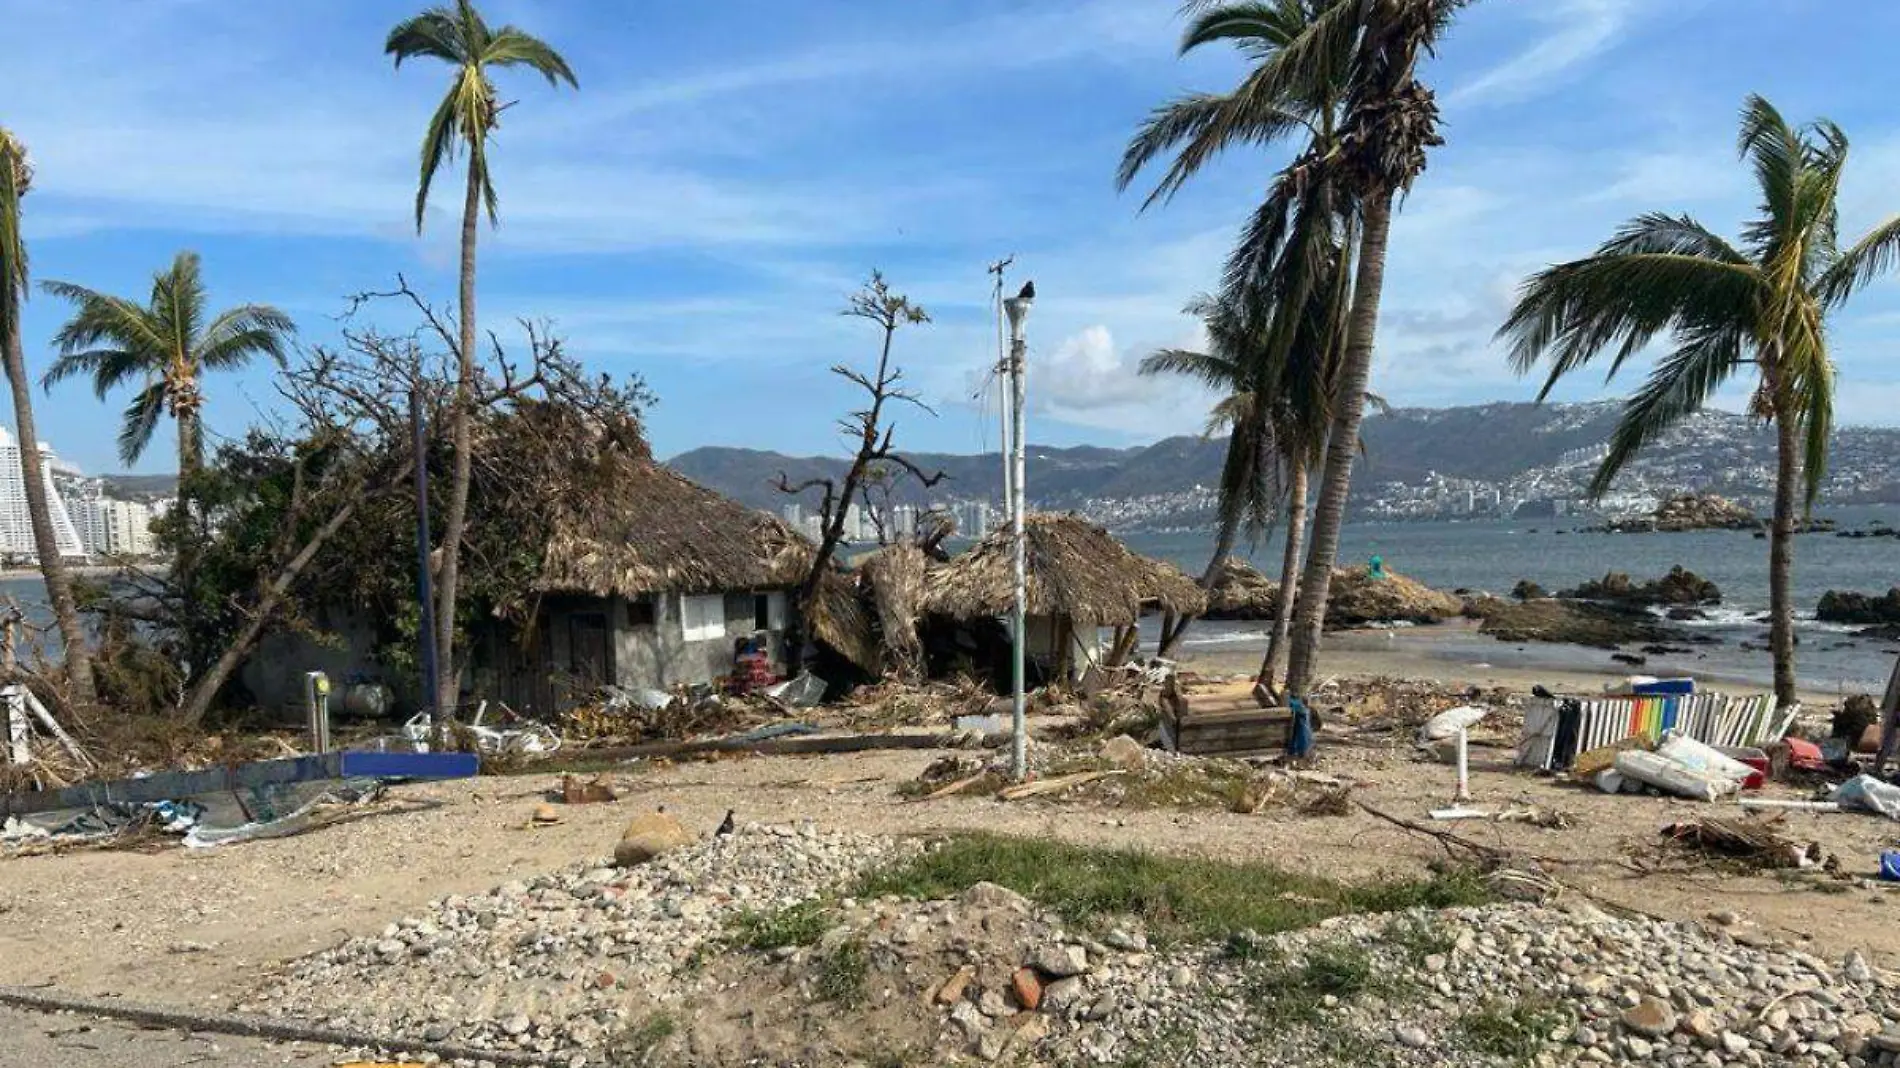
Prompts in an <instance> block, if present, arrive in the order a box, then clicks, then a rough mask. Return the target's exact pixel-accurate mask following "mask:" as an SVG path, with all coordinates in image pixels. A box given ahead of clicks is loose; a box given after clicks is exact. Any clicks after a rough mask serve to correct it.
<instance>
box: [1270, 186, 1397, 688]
mask: <svg viewBox="0 0 1900 1068" xmlns="http://www.w3.org/2000/svg"><path fill="white" fill-rule="evenodd" d="M1391 232H1392V193H1391V191H1390V190H1381V191H1379V192H1378V193H1376V194H1374V195H1373V196H1372V197H1371V198H1369V199H1368V200H1367V202H1366V206H1365V234H1364V237H1363V238H1362V245H1361V248H1360V255H1359V266H1358V276H1357V277H1356V278H1355V279H1354V281H1353V298H1352V318H1351V321H1350V324H1349V327H1348V333H1347V342H1346V358H1345V362H1344V364H1343V365H1342V366H1341V368H1340V372H1339V387H1338V388H1339V393H1338V395H1337V397H1336V399H1335V400H1334V408H1333V425H1332V429H1331V431H1330V432H1329V434H1328V435H1327V441H1326V465H1325V469H1324V473H1323V475H1322V476H1321V481H1320V489H1319V502H1318V504H1317V505H1316V506H1315V507H1314V510H1313V545H1312V548H1311V549H1310V550H1309V551H1308V553H1307V557H1306V574H1305V577H1304V578H1303V579H1302V580H1301V582H1300V593H1299V604H1298V606H1297V608H1296V610H1295V612H1294V617H1293V633H1292V635H1291V647H1292V648H1291V653H1290V659H1289V663H1288V665H1287V680H1286V685H1287V692H1289V693H1292V694H1296V695H1304V694H1305V693H1306V690H1307V687H1308V686H1310V685H1311V684H1312V680H1313V672H1314V670H1315V668H1316V667H1317V666H1318V662H1319V638H1320V627H1321V626H1322V625H1323V624H1324V622H1325V619H1326V599H1327V597H1328V595H1329V594H1330V593H1331V592H1332V583H1333V560H1334V558H1335V557H1337V556H1338V554H1339V529H1340V527H1341V526H1342V525H1344V523H1345V519H1346V496H1347V494H1348V493H1350V492H1351V491H1352V464H1353V461H1354V460H1355V459H1357V457H1358V454H1359V424H1360V423H1361V422H1362V421H1363V420H1364V418H1365V407H1366V385H1367V383H1368V382H1369V381H1370V379H1371V377H1372V346H1373V339H1374V335H1375V334H1376V333H1377V330H1378V325H1379V296H1380V290H1381V288H1383V286H1384V283H1385V252H1386V242H1387V239H1388V238H1389V237H1390V236H1391Z"/></svg>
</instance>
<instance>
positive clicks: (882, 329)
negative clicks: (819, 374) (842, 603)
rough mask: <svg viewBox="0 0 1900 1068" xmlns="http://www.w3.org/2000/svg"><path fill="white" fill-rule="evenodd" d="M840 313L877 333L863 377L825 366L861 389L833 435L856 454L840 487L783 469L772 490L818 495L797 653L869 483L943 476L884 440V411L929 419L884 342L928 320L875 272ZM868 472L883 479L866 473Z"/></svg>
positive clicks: (889, 424) (890, 425)
mask: <svg viewBox="0 0 1900 1068" xmlns="http://www.w3.org/2000/svg"><path fill="white" fill-rule="evenodd" d="M840 314H842V315H846V316H849V317H851V318H854V319H863V320H865V321H867V322H869V323H871V324H873V325H874V326H876V327H877V329H878V333H879V335H880V337H879V344H878V356H877V370H876V371H875V372H873V373H871V374H868V375H867V374H865V373H864V372H862V371H860V370H858V369H856V368H854V367H850V366H848V365H846V364H842V363H841V364H835V365H833V366H832V368H831V373H832V374H834V375H837V376H838V377H840V378H843V379H845V380H846V381H848V382H850V383H852V384H853V385H855V386H857V387H858V388H859V389H862V390H863V391H864V392H865V395H866V396H867V397H868V398H869V400H868V403H866V405H865V406H864V407H863V408H860V409H858V410H856V411H854V412H852V413H851V414H850V415H848V416H846V417H845V418H843V419H840V420H839V421H838V429H839V432H840V434H842V436H843V437H844V439H845V441H846V442H848V443H853V444H855V446H856V449H857V451H856V454H855V455H854V456H853V457H852V459H851V466H850V468H849V469H847V470H846V471H845V476H844V481H843V484H842V485H840V484H839V483H838V481H837V480H835V479H830V478H808V479H806V480H804V481H803V482H798V483H794V482H792V481H791V479H790V478H788V477H787V476H786V475H785V473H784V472H783V471H781V472H779V476H778V489H779V492H781V493H785V494H789V495H791V496H799V495H801V494H804V493H806V492H808V491H810V490H814V489H818V490H823V491H824V496H823V497H822V498H821V499H820V501H819V503H818V520H819V522H818V525H819V537H818V551H817V552H815V553H813V554H812V561H811V569H810V570H809V571H808V572H807V573H806V575H805V581H804V582H803V583H801V584H800V585H799V588H798V607H799V636H800V644H801V647H802V646H809V645H810V644H811V639H812V630H813V616H814V615H815V610H816V599H817V595H818V587H819V584H820V583H822V582H823V581H824V577H825V572H827V571H829V570H830V569H831V566H832V563H833V561H834V560H835V559H836V558H837V553H838V545H839V544H840V543H841V542H843V541H844V521H845V517H846V515H847V514H848V513H849V511H850V508H851V505H852V503H853V502H855V501H862V502H863V504H864V506H865V507H867V508H869V507H871V506H872V503H873V502H872V501H871V499H870V498H869V496H868V491H869V489H870V486H871V483H872V482H873V481H878V482H886V483H888V482H889V481H890V480H892V479H894V478H901V477H904V476H906V475H908V476H909V477H911V478H913V479H916V480H917V482H918V483H920V484H921V485H923V486H924V487H925V488H926V489H927V488H929V487H931V486H935V485H936V484H937V483H939V482H941V481H943V478H944V474H943V472H942V471H937V472H934V473H928V474H927V473H925V472H924V470H923V469H922V468H920V467H918V466H917V465H916V464H915V463H913V462H912V461H911V460H910V459H908V458H907V457H905V456H904V455H903V454H902V453H899V452H898V451H896V448H895V447H894V446H893V445H892V439H893V437H894V436H895V434H896V432H897V424H896V421H895V420H894V419H893V418H892V417H891V415H890V413H889V412H888V411H887V408H888V407H890V406H892V405H897V404H908V405H914V406H916V407H917V408H920V409H922V410H923V411H925V412H928V413H930V414H931V415H935V414H937V413H936V412H935V411H934V410H933V409H932V408H931V407H930V406H929V405H928V404H925V403H924V402H923V400H922V398H920V397H918V396H917V395H916V394H915V393H913V392H911V391H910V390H909V389H907V388H905V386H904V385H903V381H904V371H903V369H902V368H900V367H895V366H893V365H892V364H891V343H892V341H893V339H895V338H896V336H897V331H898V330H899V329H901V328H903V327H906V326H918V325H921V324H923V323H927V322H929V321H930V316H929V315H928V314H927V313H926V312H925V311H924V309H923V308H921V307H919V306H918V305H915V304H912V303H911V302H910V298H908V297H906V296H904V295H903V294H901V293H894V292H892V291H891V288H890V285H889V284H888V283H887V282H885V281H884V275H883V274H882V273H881V272H878V271H873V272H871V280H870V281H869V282H867V283H866V284H865V286H864V288H863V289H860V290H859V291H858V292H856V293H854V294H852V296H851V300H850V302H849V303H848V304H846V305H845V309H844V311H843V312H841V313H840ZM874 472H889V474H884V475H874V474H873V473H874ZM900 472H901V473H900ZM874 522H879V521H877V520H874ZM881 529H882V528H881V525H880V530H881ZM880 540H881V539H880Z"/></svg>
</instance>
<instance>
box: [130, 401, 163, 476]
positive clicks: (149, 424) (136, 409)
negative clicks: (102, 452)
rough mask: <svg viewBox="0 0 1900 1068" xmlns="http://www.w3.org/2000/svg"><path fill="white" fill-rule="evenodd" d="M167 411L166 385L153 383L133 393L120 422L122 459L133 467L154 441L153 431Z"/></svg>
mask: <svg viewBox="0 0 1900 1068" xmlns="http://www.w3.org/2000/svg"><path fill="white" fill-rule="evenodd" d="M164 412H165V384H164V383H163V382H154V383H152V384H151V385H149V386H146V387H145V388H144V389H142V390H140V391H139V392H138V393H137V394H136V395H134V396H133V398H132V402H131V403H130V404H127V405H126V406H125V415H124V417H123V418H122V419H121V421H120V423H119V460H120V462H122V463H124V464H125V466H127V467H131V466H132V465H133V464H136V463H138V462H139V457H141V456H143V455H145V448H146V446H148V445H150V444H151V443H152V431H154V430H156V429H157V428H158V417H159V416H160V415H163V414H164Z"/></svg>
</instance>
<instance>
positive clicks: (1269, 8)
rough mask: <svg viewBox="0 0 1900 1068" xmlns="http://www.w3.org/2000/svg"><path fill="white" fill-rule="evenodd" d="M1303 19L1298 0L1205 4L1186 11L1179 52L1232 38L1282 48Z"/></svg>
mask: <svg viewBox="0 0 1900 1068" xmlns="http://www.w3.org/2000/svg"><path fill="white" fill-rule="evenodd" d="M1305 21H1306V13H1305V11H1304V10H1303V9H1302V7H1301V2H1300V0H1270V2H1269V0H1253V2H1249V3H1224V4H1215V5H1209V6H1207V7H1205V8H1203V9H1202V10H1200V11H1198V12H1192V11H1191V12H1189V13H1188V25H1187V28H1186V29H1185V30H1183V31H1182V33H1181V54H1182V55H1186V54H1187V53H1189V52H1192V51H1194V50H1195V49H1196V48H1200V47H1202V46H1204V45H1210V44H1214V43H1217V42H1221V41H1234V42H1236V43H1237V44H1239V45H1241V46H1242V47H1244V48H1250V49H1257V48H1284V47H1286V45H1287V43H1288V42H1290V41H1291V40H1293V38H1295V37H1297V36H1298V35H1299V32H1300V27H1301V26H1302V25H1303V24H1304V23H1305Z"/></svg>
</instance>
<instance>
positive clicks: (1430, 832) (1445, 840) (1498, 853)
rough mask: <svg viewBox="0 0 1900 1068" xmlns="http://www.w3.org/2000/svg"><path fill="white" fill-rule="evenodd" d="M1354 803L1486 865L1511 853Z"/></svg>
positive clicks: (1448, 849)
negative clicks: (1460, 850) (1468, 854)
mask: <svg viewBox="0 0 1900 1068" xmlns="http://www.w3.org/2000/svg"><path fill="white" fill-rule="evenodd" d="M1354 804H1357V805H1358V806H1359V807H1360V808H1361V809H1363V810H1365V812H1366V814H1367V815H1369V816H1376V817H1378V818H1379V819H1382V820H1384V821H1386V822H1387V823H1390V824H1392V825H1393V826H1394V827H1399V828H1403V829H1404V830H1407V831H1411V832H1412V833H1413V834H1422V835H1425V836H1426V837H1428V838H1436V839H1437V840H1438V844H1439V845H1441V846H1444V847H1445V852H1447V853H1451V852H1453V849H1452V847H1453V846H1456V847H1458V848H1459V849H1464V850H1468V851H1469V852H1470V853H1471V854H1472V855H1474V856H1476V857H1477V858H1478V859H1479V860H1480V861H1482V862H1483V863H1484V864H1485V866H1486V867H1494V866H1496V865H1499V864H1502V863H1504V860H1505V858H1506V857H1507V856H1508V855H1509V854H1507V853H1506V852H1505V851H1504V850H1501V849H1497V848H1494V847H1492V846H1488V845H1484V844H1482V843H1480V842H1474V841H1472V840H1471V839H1469V838H1466V837H1465V836H1463V835H1460V834H1453V833H1452V832H1450V831H1441V830H1436V829H1434V828H1431V827H1427V826H1425V825H1423V824H1420V823H1414V822H1413V821H1411V820H1408V819H1402V818H1400V817H1398V816H1394V815H1392V814H1391V813H1389V812H1381V811H1380V810H1378V809H1376V808H1373V807H1372V806H1371V805H1368V804H1366V803H1365V802H1364V801H1356V802H1354Z"/></svg>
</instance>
